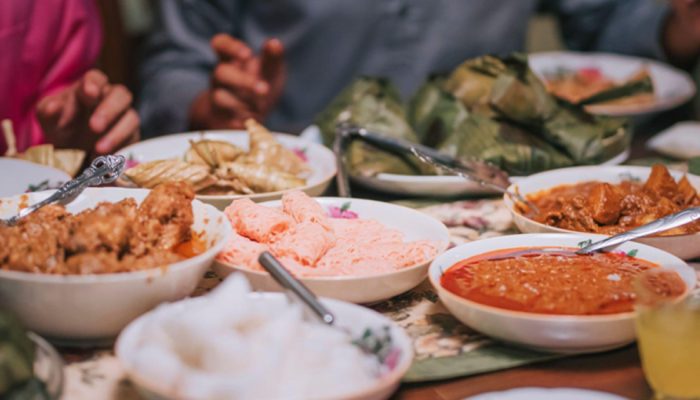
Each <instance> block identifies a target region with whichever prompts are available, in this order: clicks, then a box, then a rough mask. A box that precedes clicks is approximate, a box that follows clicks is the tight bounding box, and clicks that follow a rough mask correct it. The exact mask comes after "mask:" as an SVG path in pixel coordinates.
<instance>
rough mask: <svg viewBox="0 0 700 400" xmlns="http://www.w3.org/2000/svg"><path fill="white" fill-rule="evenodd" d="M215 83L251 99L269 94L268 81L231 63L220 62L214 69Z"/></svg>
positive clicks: (242, 97) (246, 98)
mask: <svg viewBox="0 0 700 400" xmlns="http://www.w3.org/2000/svg"><path fill="white" fill-rule="evenodd" d="M213 79H214V85H215V86H223V87H225V88H227V89H229V90H231V91H232V92H233V93H234V94H235V95H236V96H237V97H239V98H241V99H243V100H250V99H252V98H255V97H258V96H264V95H265V94H267V92H268V90H269V87H268V85H267V83H265V82H263V81H261V80H260V79H258V77H257V76H255V75H252V74H249V73H248V72H246V71H243V70H241V69H239V68H237V67H235V66H233V65H230V64H219V65H218V66H217V67H216V69H214V75H213Z"/></svg>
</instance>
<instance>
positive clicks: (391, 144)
mask: <svg viewBox="0 0 700 400" xmlns="http://www.w3.org/2000/svg"><path fill="white" fill-rule="evenodd" d="M354 139H359V140H362V141H364V142H367V143H369V144H372V145H374V146H377V147H380V148H382V149H384V150H387V151H390V152H392V153H396V154H399V155H414V156H416V157H417V158H418V159H419V160H420V161H421V162H423V163H424V164H428V165H431V166H434V167H436V168H439V169H441V170H443V171H445V172H448V173H450V174H455V175H457V176H460V177H462V178H464V179H467V180H470V181H472V182H476V183H478V184H479V185H481V186H486V187H488V188H491V189H493V190H496V191H498V192H501V193H504V194H507V195H508V196H510V197H512V198H515V199H516V200H518V201H519V202H521V203H523V204H525V205H526V206H527V207H529V208H530V209H532V210H533V211H534V212H535V213H539V210H538V209H537V207H536V206H535V205H534V204H532V202H530V201H529V200H527V199H526V198H525V197H523V196H521V195H520V194H518V193H515V192H512V191H510V190H508V189H507V188H508V186H509V185H510V180H509V179H508V174H507V173H506V172H505V171H503V170H502V169H500V168H498V167H496V166H495V165H493V164H491V163H489V162H485V161H483V160H479V159H476V158H459V159H458V158H454V157H450V156H448V155H445V154H442V153H440V152H439V151H437V150H435V149H432V148H430V147H427V146H423V145H420V144H417V143H412V142H409V141H407V140H402V139H396V138H391V137H387V136H384V135H380V134H378V133H374V132H370V131H368V130H367V129H364V128H360V127H358V126H356V125H352V124H348V123H339V124H338V126H337V127H336V130H335V141H334V142H333V151H334V152H335V154H336V160H337V161H336V162H337V163H338V164H337V166H338V175H337V181H338V193H339V194H340V197H351V194H350V182H349V179H348V173H347V170H346V165H347V147H348V145H349V143H350V142H351V141H352V140H354Z"/></svg>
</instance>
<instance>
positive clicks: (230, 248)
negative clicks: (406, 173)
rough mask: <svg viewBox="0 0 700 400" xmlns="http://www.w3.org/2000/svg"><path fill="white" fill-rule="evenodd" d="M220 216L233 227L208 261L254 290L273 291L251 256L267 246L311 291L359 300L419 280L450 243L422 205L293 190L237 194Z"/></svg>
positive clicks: (404, 287)
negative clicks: (266, 198)
mask: <svg viewBox="0 0 700 400" xmlns="http://www.w3.org/2000/svg"><path fill="white" fill-rule="evenodd" d="M224 214H225V215H226V217H227V218H228V220H229V221H230V223H231V225H232V227H233V232H232V233H231V239H229V242H228V244H227V245H226V247H225V248H224V250H223V251H222V252H221V253H219V255H218V256H217V257H216V260H215V262H214V266H213V268H214V271H216V272H217V274H219V276H221V277H224V276H226V275H228V274H230V273H232V272H234V271H239V272H242V273H244V274H245V275H246V276H247V278H248V280H249V281H250V284H251V286H252V287H253V289H255V290H263V291H279V290H281V288H280V286H279V285H278V284H277V283H276V282H275V280H274V279H273V278H272V277H271V276H270V275H269V274H268V273H267V272H266V271H265V270H263V268H262V267H261V266H260V264H259V263H258V261H257V258H258V255H259V254H260V253H262V252H263V251H269V252H271V253H272V254H274V255H275V256H276V257H277V258H278V259H279V260H280V262H282V264H283V265H284V266H285V267H286V268H287V269H289V270H290V272H291V273H292V274H293V275H295V276H296V277H297V278H298V279H299V280H301V281H302V282H303V283H304V284H305V285H306V286H307V287H308V288H309V289H310V290H311V291H313V292H314V293H315V294H316V295H318V296H323V297H329V298H333V299H337V300H343V301H348V302H351V303H359V304H364V303H372V302H377V301H381V300H385V299H388V298H391V297H394V296H396V295H399V294H401V293H403V292H406V291H408V290H410V289H412V288H414V287H415V286H417V285H418V284H419V283H420V282H422V281H423V280H424V279H425V277H426V274H427V271H428V266H429V265H430V262H431V261H432V260H433V259H435V257H437V256H438V255H439V254H441V253H442V252H444V251H445V249H446V248H447V246H448V245H449V241H450V240H449V239H450V234H449V231H448V230H447V228H446V227H445V225H444V224H443V223H442V222H440V221H438V220H436V219H434V218H433V217H430V216H428V215H427V214H424V213H421V212H420V211H416V210H412V209H410V208H406V207H402V206H398V205H394V204H388V203H381V202H377V201H370V200H360V199H347V198H333V197H322V198H310V197H308V196H307V195H306V194H304V193H303V192H298V191H293V192H289V193H286V194H285V195H284V197H282V200H281V201H274V202H267V203H262V204H255V203H253V202H252V201H251V200H249V199H241V200H235V201H234V202H233V203H232V204H231V205H230V206H229V207H227V208H226V210H225V211H224Z"/></svg>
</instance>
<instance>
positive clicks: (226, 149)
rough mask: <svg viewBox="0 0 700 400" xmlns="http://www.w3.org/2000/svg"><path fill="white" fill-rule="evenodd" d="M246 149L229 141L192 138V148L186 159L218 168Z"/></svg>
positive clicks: (186, 154)
mask: <svg viewBox="0 0 700 400" xmlns="http://www.w3.org/2000/svg"><path fill="white" fill-rule="evenodd" d="M243 153H245V150H243V149H242V148H240V147H238V146H236V145H235V144H232V143H229V142H222V141H219V140H209V139H202V140H199V141H197V142H195V141H193V140H190V149H189V150H187V152H186V153H185V156H184V158H183V159H184V161H185V162H187V163H190V164H199V165H208V166H210V167H213V168H217V167H218V166H219V165H221V164H223V163H227V162H232V161H236V159H237V158H238V157H239V156H240V155H241V154H243Z"/></svg>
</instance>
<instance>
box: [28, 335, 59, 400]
mask: <svg viewBox="0 0 700 400" xmlns="http://www.w3.org/2000/svg"><path fill="white" fill-rule="evenodd" d="M27 336H28V337H29V339H31V341H32V342H33V343H34V345H35V346H36V347H40V348H41V349H42V350H43V351H45V352H46V353H48V355H49V357H50V358H51V369H53V370H54V372H55V373H56V374H57V380H58V387H57V388H56V393H54V394H53V395H52V394H50V393H49V397H50V399H51V400H59V399H60V398H61V396H62V395H63V389H64V387H65V383H66V382H65V373H64V372H63V368H64V367H65V366H66V362H65V361H64V360H63V357H61V354H60V353H59V352H58V350H56V348H55V347H53V346H52V345H51V343H49V342H48V341H47V340H46V339H44V338H43V337H41V336H40V335H38V334H36V333H34V332H32V331H28V332H27ZM37 354H38V353H37ZM35 358H36V356H35ZM35 377H36V375H35ZM36 378H38V377H36ZM44 383H46V382H44Z"/></svg>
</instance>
